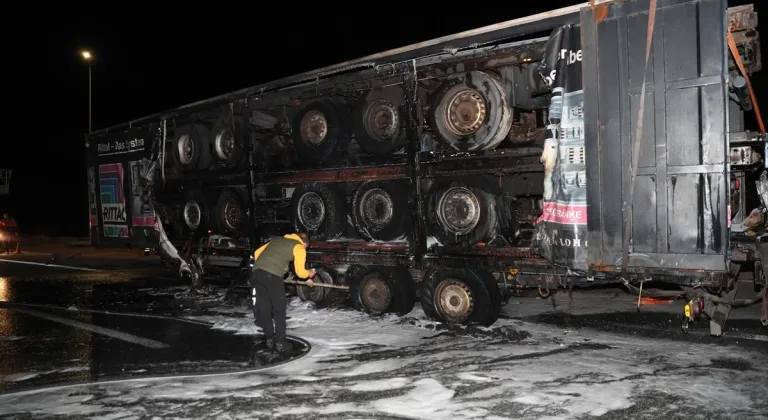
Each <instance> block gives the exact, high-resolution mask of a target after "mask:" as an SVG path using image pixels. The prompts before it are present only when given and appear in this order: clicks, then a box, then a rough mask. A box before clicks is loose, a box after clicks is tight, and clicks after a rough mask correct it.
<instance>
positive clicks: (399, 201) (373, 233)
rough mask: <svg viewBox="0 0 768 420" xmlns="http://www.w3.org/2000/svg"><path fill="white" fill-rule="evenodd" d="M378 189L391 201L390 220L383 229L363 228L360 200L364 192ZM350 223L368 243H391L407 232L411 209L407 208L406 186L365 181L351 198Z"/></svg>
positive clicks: (401, 183) (389, 182)
mask: <svg viewBox="0 0 768 420" xmlns="http://www.w3.org/2000/svg"><path fill="white" fill-rule="evenodd" d="M373 188H380V189H382V190H384V191H386V193H387V194H389V196H390V198H391V199H392V220H391V221H390V222H389V224H387V226H385V227H384V228H383V229H380V230H375V229H371V228H368V227H366V226H364V223H363V217H362V214H361V212H360V205H361V204H362V203H361V202H360V200H361V199H362V197H363V195H364V194H365V192H366V191H368V190H370V189H373ZM351 210H352V222H353V223H354V225H355V229H356V230H357V232H358V234H360V236H362V237H363V238H365V239H366V240H368V241H391V240H393V239H396V238H399V237H401V236H403V235H404V234H405V232H407V231H408V229H409V227H410V222H411V209H410V207H409V206H408V184H407V182H405V181H367V182H364V183H362V184H361V185H360V186H359V187H357V189H356V190H355V193H354V195H353V196H352V209H351Z"/></svg>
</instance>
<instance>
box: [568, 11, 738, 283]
mask: <svg viewBox="0 0 768 420" xmlns="http://www.w3.org/2000/svg"><path fill="white" fill-rule="evenodd" d="M649 4H650V2H649V0H638V1H632V2H621V3H616V4H609V5H606V6H603V7H604V8H605V9H601V10H600V13H597V12H596V11H595V10H594V9H584V10H583V12H582V15H581V22H582V42H583V45H584V57H585V62H584V66H585V68H584V70H585V72H584V83H585V93H584V94H585V110H584V113H585V116H586V121H585V131H586V148H587V150H586V160H587V162H588V164H587V177H588V180H589V182H588V183H587V185H588V186H587V191H588V201H589V218H588V228H589V244H590V254H589V263H590V266H591V267H592V268H593V269H595V270H599V271H602V270H605V268H606V267H607V266H615V267H620V266H621V257H622V246H623V241H624V232H625V228H626V223H627V221H628V212H627V208H628V206H629V205H633V212H632V226H631V238H630V242H629V250H630V258H629V263H628V265H629V266H630V267H636V268H649V267H661V268H675V269H683V270H686V269H695V270H714V271H721V270H726V268H727V266H726V256H727V216H726V215H727V205H728V202H729V200H728V196H729V194H728V188H729V187H728V184H727V180H728V172H727V166H726V164H727V159H726V157H727V151H728V135H727V116H728V108H727V107H728V96H727V95H728V89H727V85H726V80H727V75H728V67H727V59H728V55H727V54H728V51H727V48H726V40H725V33H726V32H725V31H726V2H725V1H724V0H698V1H696V0H659V1H658V8H657V11H656V20H655V25H654V26H655V28H654V34H653V41H652V46H651V51H650V56H649V60H648V66H647V69H646V68H645V49H646V36H647V27H648V16H649V13H648V10H649ZM598 15H599V16H598ZM646 72H647V73H646ZM644 75H645V83H646V84H645V95H646V97H645V110H644V118H643V130H642V137H641V138H640V144H639V150H640V155H639V156H638V159H637V162H638V167H637V178H636V180H635V192H634V198H632V197H630V196H629V191H630V182H631V179H630V176H631V165H632V150H633V144H634V142H635V136H636V131H637V118H638V111H639V106H640V99H641V98H640V95H641V94H642V93H641V92H642V88H643V77H644ZM608 271H611V270H608Z"/></svg>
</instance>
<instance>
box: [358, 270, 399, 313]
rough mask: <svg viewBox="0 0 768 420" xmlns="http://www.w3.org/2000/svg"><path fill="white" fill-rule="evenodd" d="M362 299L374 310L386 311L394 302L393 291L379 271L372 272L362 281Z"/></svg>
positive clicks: (365, 304)
mask: <svg viewBox="0 0 768 420" xmlns="http://www.w3.org/2000/svg"><path fill="white" fill-rule="evenodd" d="M360 300H361V301H362V303H363V306H365V307H366V308H368V309H370V310H371V311H373V312H384V311H386V310H387V308H389V305H390V303H391V302H392V291H391V290H390V289H389V285H388V284H387V282H386V280H384V279H383V278H381V275H380V274H379V273H371V274H368V275H367V276H365V277H364V278H363V281H362V282H360Z"/></svg>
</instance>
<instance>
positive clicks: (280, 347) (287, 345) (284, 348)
mask: <svg viewBox="0 0 768 420" xmlns="http://www.w3.org/2000/svg"><path fill="white" fill-rule="evenodd" d="M275 350H277V352H278V353H282V354H285V353H290V352H291V350H293V344H292V343H291V342H290V341H288V340H280V341H278V342H277V343H276V344H275Z"/></svg>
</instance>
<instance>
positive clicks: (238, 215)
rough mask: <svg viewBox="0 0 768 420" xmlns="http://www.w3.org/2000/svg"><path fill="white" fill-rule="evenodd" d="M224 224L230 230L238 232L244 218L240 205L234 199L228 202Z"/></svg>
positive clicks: (225, 208)
mask: <svg viewBox="0 0 768 420" xmlns="http://www.w3.org/2000/svg"><path fill="white" fill-rule="evenodd" d="M223 213H224V214H223V216H224V217H223V219H224V224H225V225H226V226H227V228H228V229H229V230H237V229H238V228H239V227H240V223H241V221H242V218H243V213H242V209H241V208H240V204H239V203H238V202H237V200H235V199H234V198H232V199H229V200H227V202H226V204H224V211H223Z"/></svg>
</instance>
